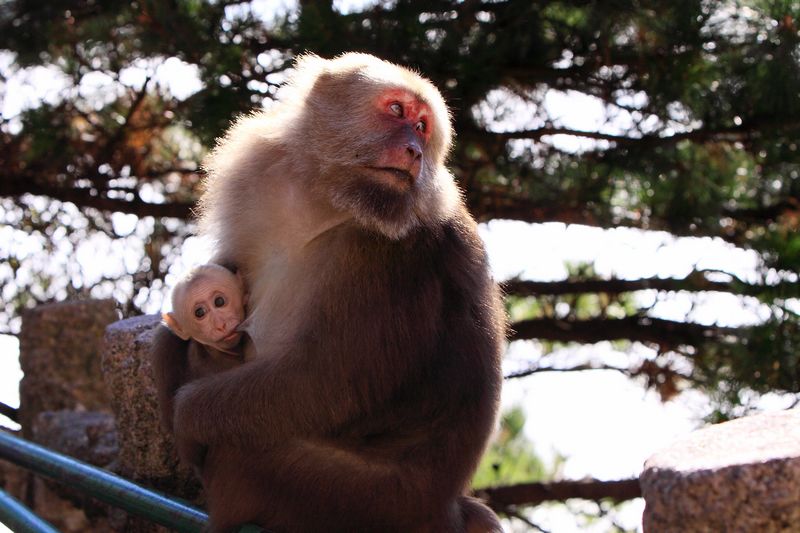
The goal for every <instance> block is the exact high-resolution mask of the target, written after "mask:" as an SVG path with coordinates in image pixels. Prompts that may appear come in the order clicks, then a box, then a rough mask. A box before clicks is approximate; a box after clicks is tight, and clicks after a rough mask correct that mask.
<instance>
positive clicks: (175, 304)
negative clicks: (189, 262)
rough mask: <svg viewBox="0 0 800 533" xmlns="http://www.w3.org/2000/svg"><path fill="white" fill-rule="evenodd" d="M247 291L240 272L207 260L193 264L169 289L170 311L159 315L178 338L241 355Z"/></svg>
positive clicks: (216, 351) (215, 351)
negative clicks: (196, 264)
mask: <svg viewBox="0 0 800 533" xmlns="http://www.w3.org/2000/svg"><path fill="white" fill-rule="evenodd" d="M246 304H247V294H246V292H245V289H244V283H243V282H242V279H241V277H240V276H239V275H237V274H234V273H233V272H231V271H230V270H228V269H227V268H225V267H223V266H220V265H217V264H214V263H208V264H205V265H200V266H198V267H196V268H194V269H193V270H192V271H191V272H189V274H187V275H186V277H184V278H183V279H182V280H181V281H180V282H178V284H177V285H175V288H174V289H173V290H172V312H170V313H164V314H163V315H162V319H163V320H164V323H165V324H166V325H167V327H168V328H169V329H170V330H172V332H173V333H175V335H177V336H178V337H180V338H181V339H183V340H185V341H188V340H190V339H192V340H194V341H196V342H199V343H200V344H202V345H204V346H205V347H206V348H207V349H208V350H209V351H210V352H211V355H213V356H225V355H227V356H233V357H235V358H239V359H241V355H242V349H241V344H242V336H243V334H242V332H241V331H239V330H238V329H237V328H238V327H239V325H240V324H241V323H242V322H243V321H244V309H245V305H246Z"/></svg>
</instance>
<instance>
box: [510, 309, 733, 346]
mask: <svg viewBox="0 0 800 533" xmlns="http://www.w3.org/2000/svg"><path fill="white" fill-rule="evenodd" d="M511 330H512V331H511V334H510V335H509V340H511V341H516V340H523V339H544V340H549V341H554V342H578V343H583V344H592V343H596V342H602V341H612V340H622V339H627V340H630V341H634V342H637V341H638V342H646V343H655V344H659V345H662V346H676V345H689V346H697V345H699V344H702V343H703V342H705V341H709V340H714V339H720V338H721V337H723V336H726V335H729V336H735V337H739V336H741V335H742V331H741V329H738V328H725V327H720V326H704V325H701V324H695V323H691V322H676V321H673V320H664V319H661V318H652V317H649V316H638V315H635V316H629V317H625V318H597V319H589V320H560V319H555V318H535V319H529V320H521V321H519V322H515V323H513V324H512V325H511Z"/></svg>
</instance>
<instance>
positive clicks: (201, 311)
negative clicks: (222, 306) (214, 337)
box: [194, 307, 206, 318]
mask: <svg viewBox="0 0 800 533" xmlns="http://www.w3.org/2000/svg"><path fill="white" fill-rule="evenodd" d="M194 316H195V318H203V317H204V316H206V308H205V307H198V308H197V309H195V310H194Z"/></svg>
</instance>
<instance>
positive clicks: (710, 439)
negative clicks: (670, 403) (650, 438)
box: [640, 409, 800, 533]
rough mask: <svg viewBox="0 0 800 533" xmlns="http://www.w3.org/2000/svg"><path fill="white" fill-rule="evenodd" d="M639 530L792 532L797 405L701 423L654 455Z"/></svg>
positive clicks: (799, 480) (799, 450)
mask: <svg viewBox="0 0 800 533" xmlns="http://www.w3.org/2000/svg"><path fill="white" fill-rule="evenodd" d="M640 480H641V485H642V495H643V496H644V499H645V502H646V507H645V511H644V518H643V526H644V531H645V533H672V532H674V533H678V532H685V531H692V532H693V533H704V532H708V533H711V532H717V531H729V532H750V531H758V532H759V533H769V532H778V531H797V530H798V528H800V409H794V410H791V411H783V412H778V413H764V414H760V415H756V416H751V417H746V418H741V419H738V420H733V421H731V422H726V423H723V424H717V425H714V426H710V427H707V428H705V429H701V430H699V431H696V432H695V433H692V434H691V435H689V436H688V437H686V438H684V439H682V440H680V441H678V442H676V443H674V444H673V445H672V446H670V447H669V448H667V449H666V450H663V451H661V452H659V453H656V454H655V455H653V456H652V457H651V458H650V459H648V460H647V462H646V463H645V468H644V472H643V473H642V476H641V479H640Z"/></svg>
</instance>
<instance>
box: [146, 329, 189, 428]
mask: <svg viewBox="0 0 800 533" xmlns="http://www.w3.org/2000/svg"><path fill="white" fill-rule="evenodd" d="M188 349H189V342H187V341H184V340H182V339H181V338H179V337H178V336H177V335H175V334H173V333H172V332H171V331H170V330H169V328H167V327H166V326H165V325H163V324H159V325H158V328H157V329H156V332H155V336H154V337H153V342H152V345H151V348H150V362H151V364H152V366H153V379H154V381H155V385H156V394H157V396H158V407H159V410H160V418H161V426H162V428H164V429H165V430H166V431H169V432H172V430H173V420H172V418H173V410H174V400H175V393H176V392H177V391H178V388H179V387H180V386H181V385H183V384H184V383H185V382H186V380H187V357H188Z"/></svg>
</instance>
